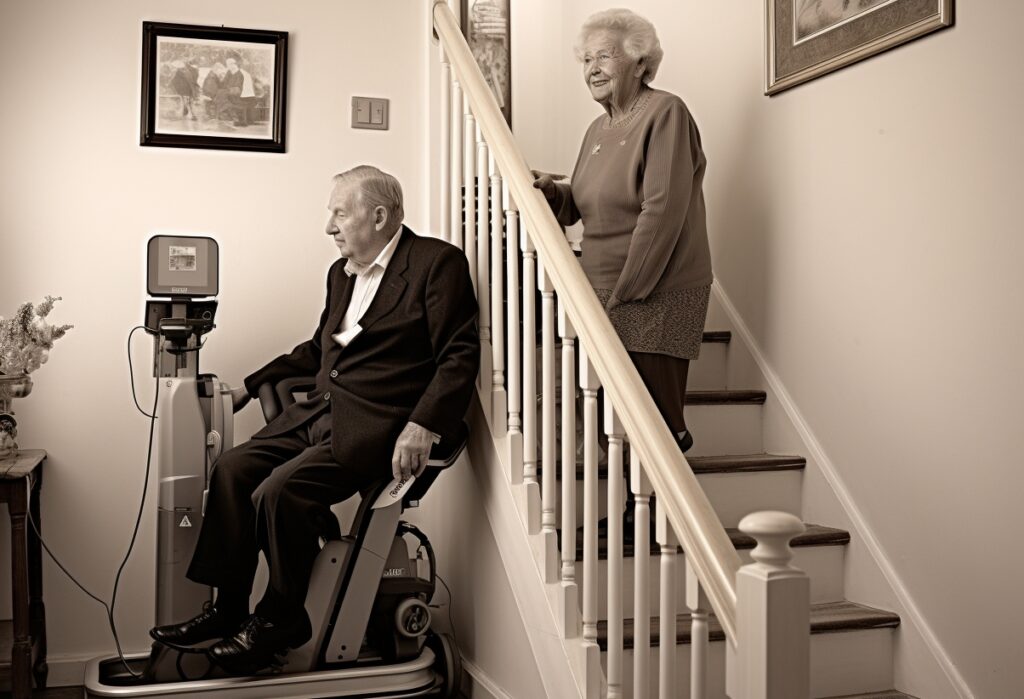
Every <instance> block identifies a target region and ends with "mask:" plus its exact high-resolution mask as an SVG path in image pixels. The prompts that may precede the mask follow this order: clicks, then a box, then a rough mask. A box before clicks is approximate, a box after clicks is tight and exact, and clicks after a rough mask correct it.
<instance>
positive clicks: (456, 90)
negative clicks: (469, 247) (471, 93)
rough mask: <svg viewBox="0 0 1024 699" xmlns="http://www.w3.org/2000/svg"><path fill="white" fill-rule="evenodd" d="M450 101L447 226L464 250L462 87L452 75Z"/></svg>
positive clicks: (450, 237)
mask: <svg viewBox="0 0 1024 699" xmlns="http://www.w3.org/2000/svg"><path fill="white" fill-rule="evenodd" d="M451 101H452V104H451V106H450V107H449V108H450V109H451V114H452V117H451V130H452V132H451V134H450V136H451V151H452V152H451V159H450V162H451V167H450V171H451V185H450V187H449V195H450V196H451V203H450V204H449V214H450V216H451V222H450V224H449V226H450V227H449V232H450V236H449V238H448V240H450V241H451V242H452V243H453V244H455V245H457V246H459V247H460V248H463V249H465V247H464V246H465V242H464V240H463V236H464V232H463V229H464V227H465V225H466V224H465V218H464V217H465V215H466V212H465V208H466V196H465V189H464V187H465V180H464V179H463V175H462V170H463V167H464V165H465V163H463V155H462V150H463V147H464V146H465V137H464V136H463V134H462V126H463V122H464V121H465V118H464V115H463V111H464V107H463V99H462V87H461V86H460V85H459V81H458V79H457V78H456V77H455V75H454V73H453V74H452V89H451Z"/></svg>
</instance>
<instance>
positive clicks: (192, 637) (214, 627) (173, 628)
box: [149, 602, 245, 646]
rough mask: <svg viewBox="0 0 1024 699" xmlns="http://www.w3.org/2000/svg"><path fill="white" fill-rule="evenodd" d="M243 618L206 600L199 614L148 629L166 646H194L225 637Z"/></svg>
mask: <svg viewBox="0 0 1024 699" xmlns="http://www.w3.org/2000/svg"><path fill="white" fill-rule="evenodd" d="M243 621H245V619H244V618H239V617H228V616H227V615H225V614H224V613H223V612H220V611H218V609H217V607H215V606H214V605H212V604H210V603H209V602H207V603H206V604H204V605H203V611H202V613H201V614H199V615H197V616H194V617H192V618H191V619H189V620H188V621H184V622H182V623H180V624H168V625H167V626H155V627H153V628H152V629H150V630H149V635H150V637H152V639H153V640H154V641H159V642H160V643H163V644H164V645H168V646H194V645H195V644H197V643H202V642H204V641H212V640H215V639H218V638H226V637H228V636H230V635H231V634H233V633H234V632H235V631H237V630H238V627H239V626H241V624H242V622H243Z"/></svg>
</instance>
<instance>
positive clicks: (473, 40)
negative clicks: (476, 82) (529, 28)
mask: <svg viewBox="0 0 1024 699" xmlns="http://www.w3.org/2000/svg"><path fill="white" fill-rule="evenodd" d="M508 3H509V0H462V12H461V14H460V17H461V18H462V33H463V34H464V35H465V36H466V42H467V43H468V44H469V48H470V50H471V51H472V52H473V57H474V58H476V62H477V65H479V66H480V71H481V72H482V73H483V74H484V79H485V80H486V81H487V85H488V86H489V87H490V88H491V92H493V93H494V98H495V99H496V100H497V101H498V107H500V108H501V113H502V114H503V115H505V121H506V122H507V123H508V125H509V128H512V58H511V56H512V54H511V48H512V43H511V40H510V36H511V35H510V32H509V8H508Z"/></svg>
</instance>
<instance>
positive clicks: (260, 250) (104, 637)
mask: <svg viewBox="0 0 1024 699" xmlns="http://www.w3.org/2000/svg"><path fill="white" fill-rule="evenodd" d="M419 9H420V8H419V3H416V4H414V3H412V2H409V0H375V1H374V2H372V3H369V2H298V3H279V2H273V1H271V0H221V1H220V2H217V3H208V2H201V1H200V0H181V1H180V2H176V3H174V4H173V6H171V5H168V4H167V3H163V2H156V1H155V0H145V1H140V0H106V1H105V2H103V3H101V4H99V3H79V2H72V1H70V0H62V1H60V2H57V1H51V2H45V3H40V2H33V1H32V0H4V2H3V3H2V4H0V83H2V84H3V85H4V86H5V97H4V99H3V100H0V123H2V124H3V128H2V129H0V153H2V154H3V155H2V165H0V238H2V245H0V314H5V315H9V314H10V313H11V312H12V311H13V310H14V308H15V307H16V305H17V304H19V303H20V302H22V301H25V300H39V299H41V298H42V297H43V296H44V295H45V294H55V295H62V296H63V297H64V301H63V302H62V303H60V304H59V305H58V306H57V309H56V311H54V314H53V316H52V317H53V318H54V319H55V320H57V321H60V322H72V323H75V324H76V327H75V329H74V330H73V331H71V333H69V334H68V336H67V337H66V338H65V339H63V340H61V341H60V342H59V344H58V345H57V346H56V347H55V349H54V352H53V355H52V357H51V360H50V363H49V364H47V365H46V366H45V367H43V368H42V369H41V370H40V371H39V372H38V373H37V374H36V375H35V381H36V384H35V390H34V392H33V394H32V396H31V397H29V398H27V399H25V400H22V401H19V402H18V404H17V406H16V410H17V412H18V417H19V418H20V419H21V426H20V429H21V439H20V441H21V444H22V446H24V447H41V448H45V449H47V450H48V452H49V454H50V457H49V460H48V461H47V464H46V484H45V489H44V498H43V527H44V534H45V537H46V539H47V541H48V543H49V544H50V545H51V547H52V548H53V549H54V551H55V552H57V553H58V555H60V556H61V557H62V558H63V560H64V562H65V563H66V564H67V565H68V566H69V567H70V568H71V570H72V571H74V572H75V573H76V574H77V575H79V576H80V578H81V580H82V582H83V583H84V584H86V586H88V587H89V588H90V589H92V590H93V591H94V592H96V593H97V594H99V595H100V596H102V597H106V598H109V595H110V588H111V585H112V583H113V578H114V570H115V568H116V566H117V564H118V562H119V561H120V558H121V556H122V555H123V553H124V550H125V547H126V546H127V545H128V540H129V536H130V533H131V526H132V524H133V522H134V518H135V511H136V505H137V502H138V498H139V495H140V493H141V489H142V480H143V470H144V465H145V451H146V436H147V429H148V422H147V420H146V419H145V418H143V417H142V416H141V415H139V414H138V413H137V412H136V411H135V408H134V406H133V404H132V401H131V394H130V389H129V386H128V374H127V371H128V369H127V364H126V357H125V338H126V337H127V334H128V331H129V330H130V329H131V327H132V326H134V325H137V324H138V323H140V322H141V320H142V312H143V299H144V297H145V274H144V271H143V270H144V259H145V243H146V240H147V239H148V238H149V237H150V236H151V235H152V234H154V233H156V232H169V231H173V232H180V233H202V234H210V235H213V236H214V237H216V238H217V239H218V240H219V242H220V246H221V260H222V266H221V294H220V301H221V309H220V311H219V313H218V329H217V330H216V331H214V333H213V334H212V335H211V336H210V339H209V344H208V346H207V348H206V349H205V350H204V352H203V360H202V361H203V367H204V369H205V370H208V371H216V372H218V373H219V374H220V375H221V377H222V378H223V379H224V380H226V381H228V382H229V383H231V384H233V385H237V384H238V383H239V382H240V381H241V379H242V378H243V377H244V376H245V375H246V374H247V373H248V372H249V371H251V370H253V369H254V368H256V367H258V366H260V365H261V364H262V363H263V362H265V361H267V360H268V359H269V358H271V357H272V356H274V355H276V354H277V353H279V352H282V351H286V350H287V349H290V348H291V347H292V346H293V345H294V344H295V343H296V342H298V341H301V340H303V339H305V338H307V337H308V336H309V335H310V334H311V332H312V331H313V329H314V328H315V326H316V322H317V319H318V317H319V313H320V309H321V307H322V304H323V294H324V291H323V289H324V286H323V285H324V272H325V271H326V269H327V267H328V266H329V265H330V263H331V262H332V260H333V259H335V257H336V255H337V251H336V249H335V247H334V245H333V243H332V241H330V240H329V239H328V238H327V237H326V236H325V235H324V234H323V226H324V223H325V221H326V203H327V195H328V192H329V188H330V176H331V175H332V174H333V173H335V172H337V171H340V170H342V169H345V168H347V167H350V166H352V165H355V164H358V163H362V162H369V163H374V164H376V165H379V166H380V167H382V168H384V169H386V170H388V171H391V172H393V173H394V174H395V175H396V176H397V177H398V178H399V179H400V180H401V182H402V183H403V185H404V188H405V195H406V207H405V208H406V212H407V222H408V223H409V224H410V225H411V226H412V227H413V228H415V229H419V230H420V232H428V231H426V230H425V228H426V225H425V223H424V222H425V221H427V220H428V216H429V212H428V210H427V208H428V207H427V194H426V191H427V182H426V179H425V177H424V173H425V172H426V170H427V162H426V155H425V151H424V150H423V142H424V138H425V137H426V125H425V123H424V118H423V116H422V111H423V104H424V100H425V99H426V93H425V87H424V83H425V80H424V63H423V56H424V51H425V50H426V42H427V34H426V30H425V28H424V22H425V14H424V13H423V12H422V11H419ZM143 20H154V21H168V22H177V23H183V24H206V25H222V24H224V25H227V26H238V27H250V28H264V29H275V30H286V31H288V32H289V33H290V54H289V66H288V68H289V70H288V105H287V108H288V118H287V126H288V139H287V145H288V152H287V153H286V154H283V155H281V154H253V153H230V152H227V151H205V150H187V149H171V148H142V147H140V146H139V145H138V133H139V90H140V66H139V60H140V55H141V37H142V22H143ZM352 95H372V96H381V97H388V98H390V99H391V130H390V131H386V132H374V131H354V130H352V129H351V128H350V127H349V117H350V99H351V96H352ZM150 353H151V342H150V340H149V339H148V337H144V336H143V334H142V333H137V335H136V348H135V352H134V353H133V356H134V358H135V360H136V365H135V366H136V377H137V379H138V383H139V385H140V402H141V403H142V404H143V405H149V404H150V403H151V401H152V378H151V377H150V375H149V368H148V365H149V358H150V356H151V354H150ZM257 413H258V410H257V409H256V408H254V407H250V408H248V409H247V410H246V412H245V413H243V414H242V416H243V417H242V420H241V424H240V425H239V429H240V430H241V433H242V436H244V435H245V434H246V433H248V432H251V431H252V429H254V428H255V427H256V426H257V425H258V424H259V417H258V415H257ZM151 492H152V491H151ZM148 504H149V505H150V507H149V510H148V511H147V516H146V517H145V518H144V520H143V522H144V526H143V528H142V532H141V537H140V541H139V543H138V544H137V547H136V551H135V554H134V555H133V557H132V560H131V562H130V563H129V565H128V567H127V569H126V572H125V575H124V577H123V579H122V583H121V591H120V596H119V598H118V614H117V618H118V621H119V625H120V630H121V634H122V635H121V637H122V641H124V642H125V645H126V648H128V649H132V650H135V649H141V648H146V647H148V641H147V637H146V630H147V627H148V626H149V625H150V621H151V619H152V609H153V595H154V593H153V578H154V576H153V565H154V564H153V560H154V548H153V539H154V536H155V528H154V527H153V526H152V524H151V523H152V521H153V513H152V505H153V500H152V499H150V501H149V503H148ZM5 519H6V518H5ZM0 526H2V527H3V529H2V531H0V538H3V539H5V540H6V539H7V537H8V535H7V531H8V530H7V527H6V524H3V525H0ZM4 570H6V564H5V565H4ZM44 572H45V598H46V603H47V616H48V620H49V624H48V628H49V632H50V656H51V658H54V657H55V656H57V657H62V656H63V657H68V656H81V657H88V656H91V655H96V654H98V653H99V652H101V651H107V650H108V649H109V648H110V647H111V642H110V635H109V632H108V630H107V627H106V623H105V620H104V614H103V610H102V608H101V607H99V606H98V605H96V604H95V603H93V602H91V601H89V600H88V599H87V598H85V597H84V596H83V595H82V594H81V593H80V592H79V591H78V590H76V589H75V588H74V587H73V586H72V585H71V584H70V583H69V582H68V581H66V580H65V579H64V578H63V577H62V576H61V574H60V573H59V571H57V570H56V568H54V567H53V566H52V565H50V564H49V563H47V565H46V568H45V571H44ZM7 589H8V588H7V587H4V588H3V590H0V592H2V593H4V594H3V597H4V599H5V600H6V598H7V595H6V590H7ZM0 611H3V610H0ZM51 664H52V663H51Z"/></svg>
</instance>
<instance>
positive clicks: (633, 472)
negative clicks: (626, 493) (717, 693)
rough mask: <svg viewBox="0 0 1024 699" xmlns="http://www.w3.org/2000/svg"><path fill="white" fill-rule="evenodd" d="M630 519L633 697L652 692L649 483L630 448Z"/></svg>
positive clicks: (637, 698)
mask: <svg viewBox="0 0 1024 699" xmlns="http://www.w3.org/2000/svg"><path fill="white" fill-rule="evenodd" d="M630 481H631V483H630V485H631V488H632V491H633V499H634V510H633V514H634V523H633V699H650V696H651V684H650V673H651V600H650V580H649V578H650V574H649V570H650V569H649V566H650V564H651V485H650V481H648V480H647V474H646V473H645V472H644V468H643V464H641V463H640V454H639V453H638V452H637V450H636V449H630Z"/></svg>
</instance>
